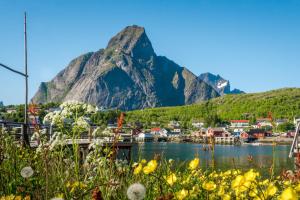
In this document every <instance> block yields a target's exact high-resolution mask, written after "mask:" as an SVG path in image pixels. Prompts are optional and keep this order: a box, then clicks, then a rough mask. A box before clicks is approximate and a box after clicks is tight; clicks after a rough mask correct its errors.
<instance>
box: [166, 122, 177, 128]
mask: <svg viewBox="0 0 300 200" xmlns="http://www.w3.org/2000/svg"><path fill="white" fill-rule="evenodd" d="M168 126H169V127H170V128H180V123H179V122H178V121H170V123H169V124H168Z"/></svg>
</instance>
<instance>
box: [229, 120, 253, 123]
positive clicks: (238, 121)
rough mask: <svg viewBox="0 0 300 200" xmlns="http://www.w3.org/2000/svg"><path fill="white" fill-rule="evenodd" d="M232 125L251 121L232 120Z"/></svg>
mask: <svg viewBox="0 0 300 200" xmlns="http://www.w3.org/2000/svg"><path fill="white" fill-rule="evenodd" d="M231 122H232V123H249V120H243V119H242V120H231Z"/></svg>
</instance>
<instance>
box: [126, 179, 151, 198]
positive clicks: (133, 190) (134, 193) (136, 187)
mask: <svg viewBox="0 0 300 200" xmlns="http://www.w3.org/2000/svg"><path fill="white" fill-rule="evenodd" d="M145 196H146V188H145V187H144V186H143V185H142V184H140V183H134V184H132V185H131V186H129V188H128V189H127V197H128V199H130V200H142V199H144V198H145Z"/></svg>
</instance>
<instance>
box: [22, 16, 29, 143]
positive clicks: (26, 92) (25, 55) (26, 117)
mask: <svg viewBox="0 0 300 200" xmlns="http://www.w3.org/2000/svg"><path fill="white" fill-rule="evenodd" d="M24 59H25V60H24V61H25V107H24V112H25V113H24V125H25V127H24V135H23V136H24V140H25V144H27V145H28V144H29V138H28V128H29V127H28V112H27V110H28V108H27V106H28V70H27V24H26V12H25V13H24Z"/></svg>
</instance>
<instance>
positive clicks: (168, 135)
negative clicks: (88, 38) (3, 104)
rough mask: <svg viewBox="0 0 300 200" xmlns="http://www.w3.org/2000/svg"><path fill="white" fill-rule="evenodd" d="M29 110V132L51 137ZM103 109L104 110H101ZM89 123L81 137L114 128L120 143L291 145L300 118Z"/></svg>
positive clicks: (93, 136)
mask: <svg viewBox="0 0 300 200" xmlns="http://www.w3.org/2000/svg"><path fill="white" fill-rule="evenodd" d="M32 110H33V109H32V108H31V109H29V113H28V116H29V122H30V129H31V130H32V131H30V132H31V135H34V134H33V133H34V130H35V126H36V125H37V124H38V125H39V126H40V128H41V129H45V131H46V132H47V133H48V134H49V135H50V136H51V135H52V134H53V132H54V131H55V126H51V124H43V123H42V122H40V120H39V117H38V116H37V115H36V113H38V111H40V108H39V107H35V108H34V111H32ZM58 110H59V108H56V107H53V108H49V109H47V110H46V111H45V112H46V113H49V112H55V111H58ZM101 111H102V112H105V111H103V110H102V109H101ZM5 112H6V113H9V114H14V113H17V110H16V109H15V108H10V107H8V108H6V109H5ZM86 121H87V123H88V124H89V125H90V126H89V127H90V128H89V131H88V132H86V133H84V134H82V137H83V138H89V139H96V138H99V137H101V138H104V139H106V140H107V141H110V140H112V137H113V136H114V135H115V133H116V130H117V132H118V135H119V141H120V142H130V143H133V142H193V143H207V142H208V141H209V140H210V139H211V138H213V139H214V140H213V141H214V143H216V144H230V145H241V144H252V145H262V144H272V143H274V142H276V143H277V144H291V142H292V140H293V137H294V135H295V126H296V124H297V123H299V122H300V118H294V120H293V122H292V123H291V122H289V121H288V120H287V119H276V120H274V119H273V118H272V116H268V117H266V118H257V119H255V122H254V123H253V122H252V123H251V122H250V120H246V119H233V120H230V121H228V122H226V123H224V124H222V125H220V126H217V127H206V126H205V123H204V122H203V121H201V120H193V121H192V122H191V123H189V125H188V126H187V125H186V124H185V125H183V123H182V122H180V121H176V120H172V121H169V123H168V124H166V125H163V124H160V123H158V122H151V123H150V126H149V125H148V126H147V127H146V126H145V125H144V124H143V123H141V122H138V121H137V122H126V123H124V124H122V126H121V127H120V125H118V122H117V121H114V122H108V123H107V124H106V125H104V126H101V127H100V126H97V125H95V124H93V123H92V122H91V121H90V119H88V118H87V119H86ZM0 122H1V124H2V126H4V125H5V126H7V125H8V124H11V127H12V128H14V129H15V130H16V132H20V133H21V127H20V126H19V124H14V123H11V122H9V121H6V120H5V119H0ZM286 124H288V125H289V126H287V127H285V130H284V131H283V130H282V129H281V128H279V127H280V126H282V125H286Z"/></svg>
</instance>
